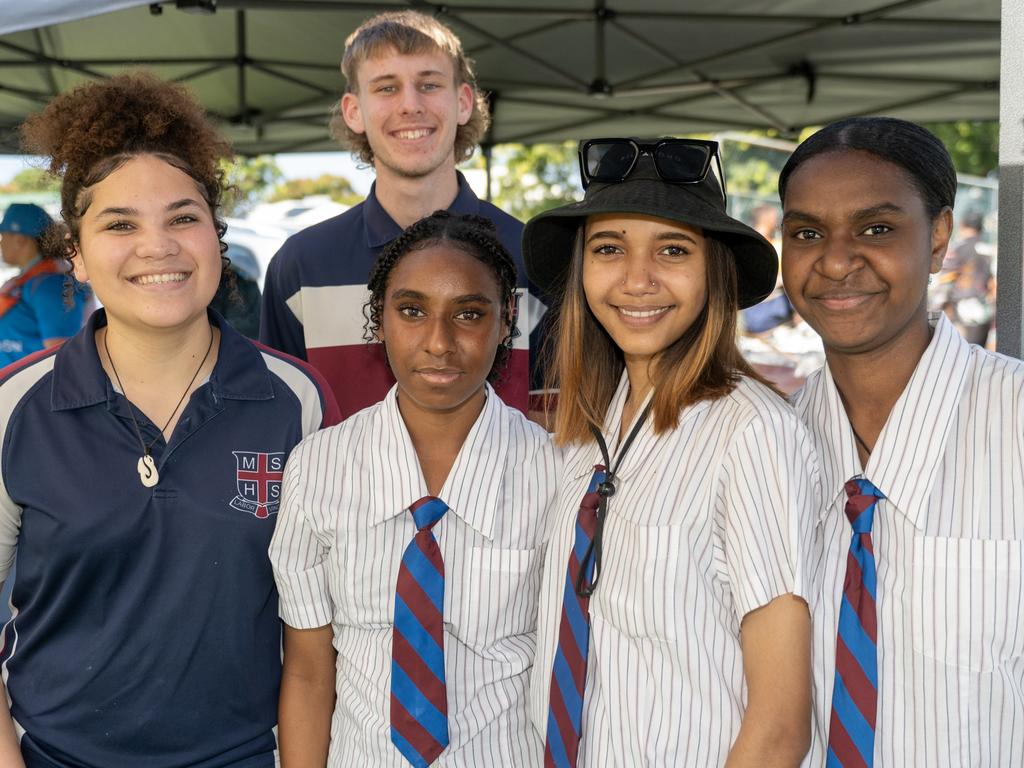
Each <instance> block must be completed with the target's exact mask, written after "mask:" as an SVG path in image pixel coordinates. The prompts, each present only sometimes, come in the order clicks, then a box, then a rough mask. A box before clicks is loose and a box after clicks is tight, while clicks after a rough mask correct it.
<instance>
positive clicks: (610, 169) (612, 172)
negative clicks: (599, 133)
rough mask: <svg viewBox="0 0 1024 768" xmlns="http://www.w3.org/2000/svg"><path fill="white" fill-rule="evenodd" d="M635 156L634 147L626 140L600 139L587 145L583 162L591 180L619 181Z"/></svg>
mask: <svg viewBox="0 0 1024 768" xmlns="http://www.w3.org/2000/svg"><path fill="white" fill-rule="evenodd" d="M635 158H636V147H635V146H634V145H633V144H631V143H629V142H626V141H606V142H604V141H602V142H594V143H593V144H589V145H587V148H586V152H585V157H584V162H585V163H586V167H587V176H589V177H590V180H591V181H621V180H622V179H624V178H625V177H626V174H627V173H629V169H630V168H631V167H632V165H633V160H634V159H635Z"/></svg>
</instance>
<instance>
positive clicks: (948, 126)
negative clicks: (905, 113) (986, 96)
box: [925, 121, 999, 176]
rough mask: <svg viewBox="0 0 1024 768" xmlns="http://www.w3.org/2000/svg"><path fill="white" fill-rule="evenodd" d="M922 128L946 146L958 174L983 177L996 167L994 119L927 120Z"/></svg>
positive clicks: (995, 128) (996, 151)
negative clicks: (973, 120)
mask: <svg viewBox="0 0 1024 768" xmlns="http://www.w3.org/2000/svg"><path fill="white" fill-rule="evenodd" d="M925 128H927V129H928V130H929V131H931V132H932V133H934V134H935V135H936V136H938V137H939V138H940V139H941V140H942V143H943V144H945V145H946V149H948V150H949V154H950V155H951V156H952V158H953V166H954V167H955V168H956V169H957V171H959V172H960V173H969V174H972V175H974V176H987V175H988V174H990V173H992V172H993V171H996V170H998V168H999V123H998V122H995V121H988V122H966V121H961V122H956V123H927V124H925Z"/></svg>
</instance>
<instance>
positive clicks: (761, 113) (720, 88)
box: [612, 19, 788, 133]
mask: <svg viewBox="0 0 1024 768" xmlns="http://www.w3.org/2000/svg"><path fill="white" fill-rule="evenodd" d="M612 23H613V24H614V25H615V27H616V28H617V29H618V30H619V31H620V32H622V33H623V34H625V35H626V36H628V37H630V38H632V39H633V40H635V41H636V42H638V43H640V45H642V46H644V47H645V48H647V49H648V50H650V51H653V52H654V53H656V54H658V55H659V56H661V57H663V58H664V59H666V60H667V61H670V62H672V63H673V64H676V65H677V66H680V67H682V66H685V65H684V63H683V62H682V61H681V60H680V59H678V58H677V57H676V56H675V55H673V54H672V53H670V52H669V51H666V50H665V49H664V48H662V47H661V46H660V45H656V44H655V43H653V42H651V41H650V40H648V39H647V38H645V37H644V36H643V35H640V34H638V33H637V32H635V31H633V30H632V29H630V28H629V27H628V26H626V25H625V24H622V23H621V22H620V21H619V20H618V19H613V20H612ZM690 71H691V72H692V74H693V75H694V77H696V78H697V81H698V82H700V83H703V84H705V85H707V86H708V88H709V89H710V90H712V91H714V92H715V93H717V94H718V95H719V96H721V97H722V98H725V99H728V100H729V101H732V102H733V103H734V104H737V105H739V106H740V107H742V108H743V109H745V110H747V111H748V112H750V113H751V114H753V115H756V116H757V117H760V118H761V119H762V120H764V121H765V122H767V123H769V124H770V125H771V126H773V127H774V128H775V129H776V130H778V131H781V132H783V133H785V132H786V131H787V130H788V127H787V126H786V124H785V122H784V121H783V120H780V119H779V118H778V117H777V116H776V115H773V114H772V113H771V112H769V111H768V110H767V109H764V108H763V107H759V106H757V105H756V104H754V103H753V102H751V101H749V100H748V99H746V98H744V97H743V96H741V95H739V94H738V93H735V92H734V91H733V90H732V89H730V88H728V87H726V86H724V85H722V84H721V83H719V82H717V81H716V80H714V79H713V78H711V77H708V76H707V75H706V74H704V73H703V72H700V71H699V70H696V69H691V70H690Z"/></svg>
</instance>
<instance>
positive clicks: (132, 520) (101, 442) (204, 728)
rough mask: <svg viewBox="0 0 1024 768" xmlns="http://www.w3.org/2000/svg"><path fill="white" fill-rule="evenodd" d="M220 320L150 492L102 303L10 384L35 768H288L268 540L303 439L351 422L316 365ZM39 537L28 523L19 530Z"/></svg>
mask: <svg viewBox="0 0 1024 768" xmlns="http://www.w3.org/2000/svg"><path fill="white" fill-rule="evenodd" d="M211 319H212V321H213V322H214V323H215V324H217V325H218V326H219V327H220V330H221V340H220V346H219V352H218V359H217V363H216V366H215V367H214V370H213V373H212V374H211V376H210V379H209V380H208V381H207V382H206V383H205V384H203V385H202V386H201V387H199V388H198V389H197V390H196V391H195V392H194V393H193V395H192V396H191V398H190V400H189V402H188V403H187V405H186V406H185V409H184V411H183V412H182V414H181V417H180V419H179V422H178V424H177V426H176V427H175V430H174V433H173V434H172V436H171V439H170V441H169V442H165V441H164V439H163V437H162V436H160V434H159V428H158V427H157V426H156V425H154V424H153V423H152V422H150V421H149V419H147V418H146V417H145V416H144V415H142V414H141V412H139V411H137V410H136V411H135V414H136V418H138V420H139V425H140V427H141V429H142V433H143V438H144V439H145V440H146V441H147V442H149V441H151V440H153V439H155V440H156V442H155V443H154V445H153V448H152V453H153V455H154V457H155V459H156V463H157V468H158V471H159V475H160V481H159V483H158V484H157V485H156V486H155V487H153V488H146V487H144V486H143V485H142V483H141V482H140V480H139V475H138V472H137V470H136V464H137V461H138V459H139V456H140V446H139V440H138V437H137V436H136V433H135V428H134V426H133V424H132V420H131V416H130V414H129V403H128V401H127V400H126V399H125V398H124V397H123V396H122V395H121V394H119V393H118V392H117V391H115V389H114V387H113V386H112V384H111V382H110V380H109V379H108V378H107V376H106V374H105V372H104V371H103V368H102V367H101V365H100V360H99V356H98V355H97V352H96V345H95V341H94V334H95V331H96V329H97V328H98V327H100V326H101V325H103V324H104V323H105V322H106V318H105V315H104V312H103V310H99V311H98V312H96V313H95V314H93V316H92V318H91V319H90V320H89V322H88V323H87V325H86V327H85V328H84V329H83V330H82V331H81V332H80V333H79V334H77V335H76V336H75V337H74V338H72V339H71V340H69V341H68V342H67V343H65V344H64V345H63V346H61V347H60V348H58V349H52V350H45V351H43V352H40V353H38V354H37V355H35V356H33V357H31V358H29V359H27V360H25V361H22V362H21V363H18V364H15V365H14V366H11V367H9V368H7V369H6V370H5V371H4V372H3V374H2V380H0V434H2V457H0V480H2V483H0V578H2V577H4V576H6V574H7V572H8V571H9V568H10V565H11V561H12V560H13V559H14V557H15V555H16V558H17V571H18V575H17V580H16V583H15V586H14V592H13V595H12V604H13V609H14V610H13V614H14V618H13V619H12V620H11V622H10V623H9V624H8V625H7V627H6V628H5V633H4V647H3V652H2V654H0V663H2V665H3V669H4V674H5V677H6V681H7V689H8V693H9V696H10V698H11V701H12V704H11V713H12V716H13V718H14V720H15V721H16V722H17V723H18V724H19V725H20V726H21V727H22V728H24V729H25V731H26V733H25V736H24V737H23V739H22V752H23V754H24V756H25V759H26V762H27V764H28V766H29V768H33V767H34V766H45V767H46V768H52V767H53V766H60V767H61V768H71V766H75V767H76V768H78V767H79V766H95V767H96V768H100V767H102V768H119V767H121V766H123V767H124V768H129V767H130V768H140V766H146V768H164V767H166V768H171V766H175V767H179V766H202V768H214V767H215V766H216V767H220V766H232V767H233V768H257V767H259V768H263V767H264V766H266V767H267V768H270V767H271V766H273V765H274V757H273V751H274V748H275V740H274V735H273V733H272V730H271V729H272V728H273V727H274V725H275V723H276V721H277V717H276V711H277V695H278V687H279V681H280V624H279V621H278V616H277V592H276V589H275V587H274V580H273V574H272V572H271V568H270V563H269V559H268V557H267V547H268V546H269V543H270V537H271V534H272V533H273V528H274V523H275V520H276V513H277V509H278V500H279V495H280V488H281V477H282V472H283V469H284V462H285V459H286V457H287V455H288V453H289V451H291V449H292V447H293V446H294V445H295V444H296V443H298V442H299V441H300V440H302V438H303V437H304V436H305V435H307V434H310V433H312V432H314V431H315V430H316V429H318V428H320V427H321V426H325V425H328V424H330V423H333V422H335V421H337V409H336V406H335V405H334V403H333V400H332V398H331V396H330V393H329V391H328V390H327V389H326V385H325V384H323V383H322V379H320V378H319V377H318V375H317V374H316V373H315V372H314V371H313V370H312V369H311V368H310V366H308V365H306V364H304V363H300V362H298V361H296V360H292V359H289V358H287V357H286V356H284V355H281V354H280V353H277V352H272V351H270V350H264V349H260V348H258V347H257V345H255V344H253V343H252V342H250V341H249V340H247V339H245V338H244V337H242V336H241V335H240V334H238V333H237V332H236V331H234V330H233V329H232V328H231V327H230V326H229V325H228V324H227V323H224V322H223V321H222V320H221V318H220V317H219V316H217V315H215V314H212V313H211ZM19 526H20V527H19Z"/></svg>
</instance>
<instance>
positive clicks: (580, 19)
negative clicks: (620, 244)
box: [0, 0, 1000, 154]
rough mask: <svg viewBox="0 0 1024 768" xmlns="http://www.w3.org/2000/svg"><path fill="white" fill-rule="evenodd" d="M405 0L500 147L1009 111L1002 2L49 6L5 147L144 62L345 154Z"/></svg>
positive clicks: (252, 149) (296, 143)
mask: <svg viewBox="0 0 1024 768" xmlns="http://www.w3.org/2000/svg"><path fill="white" fill-rule="evenodd" d="M204 4H205V5H208V6H209V5H212V6H214V7H215V12H213V13H205V14H202V13H195V12H191V13H190V12H186V10H184V9H182V8H179V7H177V6H178V5H192V6H196V5H204ZM769 5H770V6H771V9H770V10H766V6H769ZM126 6H134V7H126ZM409 7H412V8H416V9H418V10H421V11H423V12H426V13H434V14H436V15H437V16H438V17H439V18H440V19H441V20H442V21H444V22H445V23H446V24H448V25H449V26H450V27H451V28H452V29H454V30H455V31H456V33H457V34H458V35H459V36H460V37H461V38H462V41H463V44H464V46H465V48H466V50H467V52H468V53H469V54H470V55H471V56H472V57H473V58H474V59H475V60H476V63H477V73H478V79H479V82H480V85H481V87H482V88H483V89H484V90H486V91H488V92H489V93H491V94H492V98H493V109H494V115H495V120H494V126H493V129H492V132H491V135H490V137H489V138H490V141H491V142H493V143H496V144H497V143H503V142H510V141H523V142H536V141H549V140H561V139H567V138H572V139H575V138H579V137H581V136H599V135H609V136H614V135H623V134H625V135H640V134H648V135H652V134H677V135H678V134H685V133H692V132H702V131H715V130H722V129H748V128H765V127H773V128H776V129H778V130H780V131H782V132H783V133H791V132H795V131H798V130H799V129H800V128H803V127H805V126H807V125H816V124H821V123H824V122H828V121H830V120H834V119H836V118H839V117H844V116H847V115H854V114H889V115H894V116H899V117H905V118H907V119H911V120H917V121H934V120H953V119H970V120H996V119H998V115H999V12H1000V0H902V1H901V2H884V0H874V1H872V0H860V1H859V2H857V1H847V0H842V1H840V0H829V1H828V2H823V1H822V0H778V1H777V2H774V3H771V4H769V3H765V2H764V1H763V0H717V2H715V3H709V2H692V1H688V2H681V1H680V0H629V1H628V2H627V1H626V0H618V2H615V0H607V1H605V0H596V1H595V0H590V1H587V2H580V1H577V0H516V2H514V3H513V2H510V0H504V2H488V0H473V1H469V2H453V3H450V4H444V5H441V4H432V3H425V2H409V3H390V4H388V3H368V2H345V1H344V0H170V1H168V2H162V3H141V4H140V3H137V2H136V1H135V0H121V1H120V2H115V1H112V0H93V1H92V2H90V0H76V1H75V2H73V3H72V2H69V1H68V0H39V8H38V9H37V10H34V11H28V12H26V13H24V14H22V15H21V16H18V17H12V18H7V17H11V16H12V14H10V13H9V12H7V11H5V12H4V13H3V14H2V15H0V32H2V31H4V30H5V29H7V30H9V29H12V28H16V27H18V26H22V27H23V26H24V25H25V24H26V23H27V22H26V20H25V19H24V18H22V17H23V16H28V17H31V14H32V13H39V14H40V15H39V16H38V17H36V19H37V23H38V24H46V23H47V22H48V21H52V20H53V19H62V18H63V19H68V18H70V14H74V15H77V16H78V17H80V18H77V20H65V21H61V22H59V23H55V24H50V25H48V26H41V27H35V28H30V29H22V30H21V31H16V32H10V33H8V34H4V35H3V36H0V149H6V150H7V151H14V150H16V148H17V135H16V125H17V124H18V123H19V122H20V120H21V119H22V118H23V117H24V115H25V114H27V113H28V112H31V111H33V110H36V109H38V108H39V107H40V106H41V105H42V104H43V103H45V102H46V101H47V100H48V99H49V98H50V97H51V96H52V95H53V94H54V93H57V92H59V91H62V90H65V89H67V88H69V87H71V86H74V85H76V84H77V83H79V82H82V81H83V80H85V79H88V78H95V77H104V76H107V75H110V74H113V73H116V72H118V71H122V70H124V69H125V68H127V67H130V66H133V65H145V66H149V67H151V68H152V69H153V70H154V71H156V72H157V73H158V74H159V75H161V76H163V77H166V78H174V79H177V80H180V81H182V82H185V83H187V84H188V85H189V86H190V87H191V88H193V89H194V90H195V92H196V93H197V94H198V95H199V97H200V98H201V100H202V101H203V103H204V104H205V105H206V107H207V108H208V109H209V110H210V111H211V112H212V113H213V114H214V115H215V116H217V117H218V118H220V119H222V120H223V122H224V125H225V132H226V133H227V134H228V135H229V137H230V138H231V139H232V140H233V141H234V143H235V146H236V148H237V149H238V150H239V151H241V152H243V153H246V154H255V153H260V152H286V151H299V150H301V151H315V150H329V149H336V148H337V145H336V144H335V142H334V141H333V140H332V139H331V138H330V137H329V135H328V129H327V124H328V121H329V113H330V110H331V108H332V105H333V104H334V103H335V102H336V101H337V99H338V96H339V94H340V92H341V89H342V88H343V86H344V82H343V79H342V77H341V74H340V72H339V71H338V62H339V60H340V57H341V53H342V49H343V45H344V40H345V37H346V36H347V35H348V33H349V32H351V31H352V30H353V29H354V28H355V27H356V26H357V25H358V24H359V23H360V22H361V21H362V20H363V19H365V18H366V17H368V16H370V15H372V14H373V13H374V12H376V11H379V10H384V9H397V8H409ZM109 8H116V9H117V10H112V11H108V12H104V11H106V10H107V9H109ZM193 10H194V9H193ZM47 14H49V15H47ZM5 24H6V25H7V26H3V25H5ZM12 24H13V27H12Z"/></svg>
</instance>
